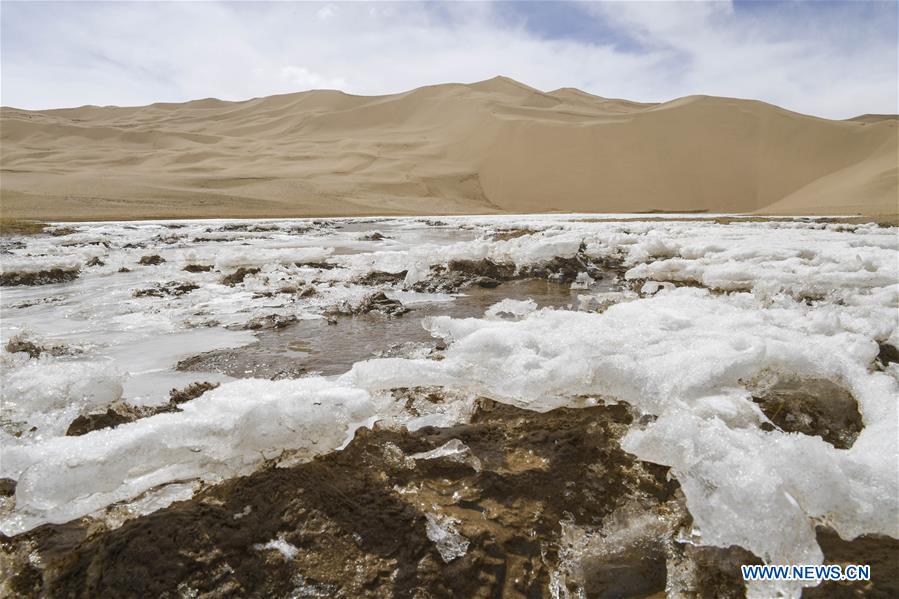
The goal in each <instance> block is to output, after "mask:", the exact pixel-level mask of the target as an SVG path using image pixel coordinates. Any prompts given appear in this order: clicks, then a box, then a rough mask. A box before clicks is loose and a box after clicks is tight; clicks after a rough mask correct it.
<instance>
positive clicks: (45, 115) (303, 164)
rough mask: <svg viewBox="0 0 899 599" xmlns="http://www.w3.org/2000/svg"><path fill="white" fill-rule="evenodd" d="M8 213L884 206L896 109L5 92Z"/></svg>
mask: <svg viewBox="0 0 899 599" xmlns="http://www.w3.org/2000/svg"><path fill="white" fill-rule="evenodd" d="M0 167H2V178H0V192H2V210H3V216H4V217H18V218H42V219H72V220H84V219H125V218H154V217H200V216H203V217H215V216H222V217H225V216H234V217H238V216H246V217H251V216H304V215H355V214H384V215H389V214H453V213H489V212H516V213H518V212H548V211H566V212H620V211H625V212H640V211H654V210H659V211H711V212H755V211H758V212H767V213H772V214H786V213H799V214H858V213H860V214H870V215H883V214H895V213H897V212H899V209H897V120H896V119H895V117H891V116H890V115H867V116H865V117H860V118H858V119H853V120H849V121H831V120H826V119H820V118H815V117H810V116H806V115H802V114H797V113H793V112H789V111H787V110H783V109H781V108H778V107H776V106H772V105H769V104H765V103H762V102H757V101H751V100H737V99H731V98H717V97H707V96H690V97H686V98H681V99H678V100H674V101H671V102H666V103H663V104H643V103H637V102H629V101H626V100H615V99H606V98H601V97H598V96H593V95H591V94H587V93H585V92H582V91H579V90H576V89H572V88H563V89H559V90H556V91H553V92H549V93H543V92H541V91H538V90H536V89H533V88H530V87H528V86H526V85H523V84H521V83H518V82H515V81H513V80H511V79H507V78H503V77H498V78H495V79H490V80H488V81H483V82H480V83H475V84H471V85H461V84H447V85H438V86H431V87H423V88H420V89H416V90H413V91H410V92H406V93H401V94H395V95H389V96H378V97H362V96H351V95H347V94H344V93H342V92H338V91H309V92H302V93H296V94H288V95H281V96H271V97H267V98H256V99H253V100H247V101H244V102H224V101H220V100H215V99H206V100H196V101H193V102H186V103H183V104H153V105H150V106H142V107H131V108H119V107H95V106H85V107H81V108H72V109H61V110H43V111H29V110H19V109H15V108H3V109H2V119H0Z"/></svg>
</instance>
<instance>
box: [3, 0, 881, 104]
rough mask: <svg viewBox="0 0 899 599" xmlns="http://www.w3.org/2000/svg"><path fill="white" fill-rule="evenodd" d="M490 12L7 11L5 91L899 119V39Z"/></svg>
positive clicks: (647, 10) (250, 7) (749, 24)
mask: <svg viewBox="0 0 899 599" xmlns="http://www.w3.org/2000/svg"><path fill="white" fill-rule="evenodd" d="M500 8H502V7H501V6H499V5H491V4H488V3H448V4H424V3H391V2H378V3H339V4H337V3H328V4H315V3H249V4H216V3H100V4H86V3H78V4H77V5H76V4H65V3H52V4H41V5H34V4H31V5H28V4H25V3H5V4H4V7H3V10H4V19H3V24H2V27H3V32H2V33H3V35H2V50H3V52H2V58H0V60H2V72H0V83H2V88H0V93H2V103H3V104H5V105H13V106H21V107H27V108H43V107H58V106H70V105H80V104H86V103H93V104H146V103H150V102H154V101H183V100H188V99H194V98H202V97H210V96H214V97H220V98H223V99H231V100H236V99H244V98H249V97H254V96H264V95H269V94H275V93H287V92H291V91H299V90H302V89H308V88H323V87H334V88H341V89H343V90H345V91H348V92H350V93H357V94H382V93H391V92H397V91H403V90H406V89H411V88H414V87H418V86H420V85H425V84H433V83H441V82H448V81H463V82H465V81H476V80H479V79H485V78H489V77H492V76H494V75H497V74H503V75H507V76H510V77H513V78H515V79H519V80H521V81H523V82H525V83H527V84H529V85H533V86H535V87H538V88H541V89H553V88H556V87H563V86H574V87H580V88H582V89H585V90H586V91H590V92H592V93H596V94H599V95H604V96H612V97H625V98H631V99H635V100H644V101H660V100H669V99H672V98H675V97H678V96H682V95H688V94H694V93H706V94H715V95H727V96H739V97H750V98H759V99H763V100H766V101H769V102H772V103H776V104H780V105H782V106H784V107H786V108H790V109H793V110H798V111H802V112H809V113H813V114H819V115H823V116H830V117H834V118H845V117H848V116H853V115H855V114H859V113H862V112H895V111H896V102H897V100H896V95H897V83H896V77H897V75H896V47H895V32H893V37H892V39H890V36H889V35H882V31H881V30H879V29H878V30H876V31H875V33H877V35H874V34H871V35H863V36H862V37H859V36H856V37H855V38H852V39H850V38H847V36H846V35H845V34H840V32H839V31H837V30H836V29H833V30H832V29H829V28H828V29H823V28H821V29H818V30H816V29H815V28H814V27H811V26H800V25H802V24H801V23H799V24H797V23H795V22H794V21H795V18H794V17H790V18H789V19H787V18H783V19H781V18H780V17H779V16H778V15H777V14H775V13H772V14H773V16H771V14H768V12H770V11H768V12H764V14H761V15H749V16H747V15H741V14H740V11H738V10H735V9H734V7H733V6H731V5H730V4H729V3H726V2H716V3H676V4H664V3H656V2H652V3H650V2H620V3H611V4H598V3H585V4H583V5H579V6H574V7H572V6H560V7H559V8H558V11H568V14H569V17H570V16H571V11H581V12H582V15H581V17H582V19H583V20H584V22H589V21H590V20H591V19H592V20H593V21H592V22H593V23H594V24H595V25H596V26H597V27H598V28H601V29H603V30H604V31H606V35H604V36H602V37H598V38H597V39H596V40H588V41H584V39H585V38H584V37H583V36H572V37H570V38H566V37H565V36H562V35H554V36H552V37H548V36H546V35H542V34H538V33H536V32H535V31H533V30H532V29H529V28H528V27H527V26H525V24H524V21H519V20H514V19H512V20H510V19H507V18H506V19H504V18H501V17H502V15H501V14H500V12H501V11H500ZM526 8H527V5H524V6H523V7H521V6H518V7H516V9H521V10H525V9H526ZM553 10H555V9H553ZM887 14H889V13H887ZM541 18H546V17H545V16H541ZM790 19H792V20H790ZM532 25H533V23H532ZM881 25H882V24H881ZM853 26H854V27H855V28H856V30H858V31H861V32H862V33H863V34H867V33H868V31H867V30H865V29H864V28H862V29H859V23H853ZM892 26H893V28H894V29H895V19H894V20H893V25H892ZM563 29H564V27H563ZM881 29H882V27H881ZM609 31H611V32H612V34H611V35H609V34H608V32H609Z"/></svg>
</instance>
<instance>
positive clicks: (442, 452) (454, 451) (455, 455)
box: [409, 439, 481, 472]
mask: <svg viewBox="0 0 899 599" xmlns="http://www.w3.org/2000/svg"><path fill="white" fill-rule="evenodd" d="M409 457H410V458H412V459H413V460H435V459H439V458H446V459H448V460H451V461H453V462H458V463H460V464H466V465H468V466H471V468H472V469H473V470H474V471H475V472H480V471H481V460H479V459H478V456H476V455H474V454H473V453H472V452H471V448H470V447H468V445H466V444H465V443H463V442H462V441H460V440H459V439H450V440H449V441H447V442H446V443H444V444H443V445H441V446H440V447H437V448H436V449H432V450H430V451H422V452H420V453H414V454H412V455H411V456H409Z"/></svg>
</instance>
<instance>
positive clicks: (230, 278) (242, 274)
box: [221, 266, 260, 287]
mask: <svg viewBox="0 0 899 599" xmlns="http://www.w3.org/2000/svg"><path fill="white" fill-rule="evenodd" d="M259 270H260V269H258V268H244V267H243V266H241V267H240V268H238V269H237V270H235V271H234V272H232V273H231V274H230V275H225V276H224V277H222V281H221V282H222V285H228V286H229V287H234V286H235V285H238V284H240V283H243V280H244V279H246V278H247V276H248V275H255V274H256V273H258V272H259Z"/></svg>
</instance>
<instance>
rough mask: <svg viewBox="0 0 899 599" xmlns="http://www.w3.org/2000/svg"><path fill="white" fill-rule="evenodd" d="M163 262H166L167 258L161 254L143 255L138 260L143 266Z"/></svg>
mask: <svg viewBox="0 0 899 599" xmlns="http://www.w3.org/2000/svg"><path fill="white" fill-rule="evenodd" d="M163 262H165V258H163V257H162V256H160V255H159V254H151V255H149V256H141V259H140V260H138V261H137V263H138V264H140V265H141V266H156V265H157V264H162V263H163Z"/></svg>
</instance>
